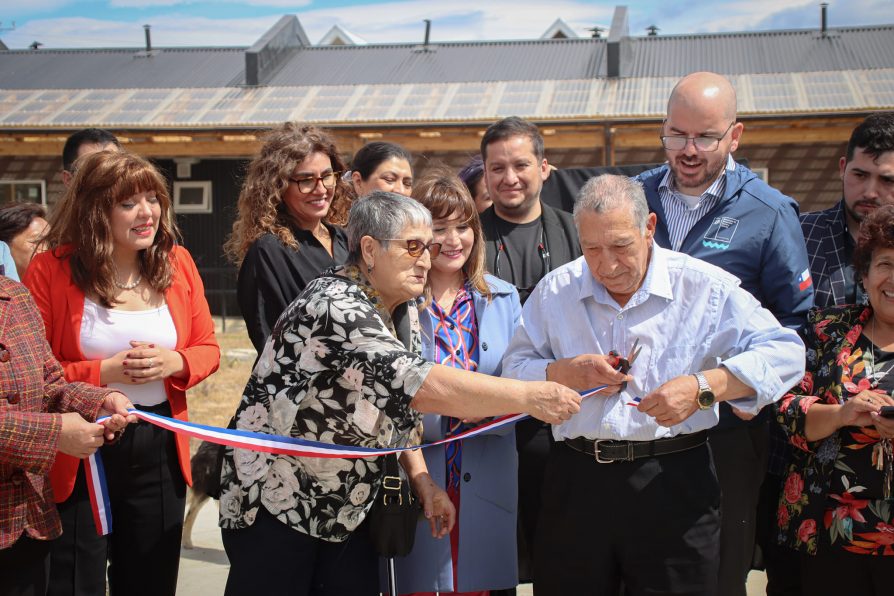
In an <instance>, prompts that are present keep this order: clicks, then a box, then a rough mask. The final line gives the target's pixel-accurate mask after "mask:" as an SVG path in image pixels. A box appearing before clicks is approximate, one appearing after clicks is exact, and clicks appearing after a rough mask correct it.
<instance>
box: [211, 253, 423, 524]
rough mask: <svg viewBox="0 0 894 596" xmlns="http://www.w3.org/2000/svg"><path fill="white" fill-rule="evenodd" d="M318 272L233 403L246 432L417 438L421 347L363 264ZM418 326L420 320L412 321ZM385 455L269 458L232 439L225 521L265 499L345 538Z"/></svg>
mask: <svg viewBox="0 0 894 596" xmlns="http://www.w3.org/2000/svg"><path fill="white" fill-rule="evenodd" d="M336 273H338V274H323V275H322V276H321V277H319V278H317V279H315V280H314V281H312V282H311V283H310V284H308V286H307V288H305V290H304V291H303V292H302V293H301V294H300V295H299V296H298V298H297V299H296V300H295V301H294V302H293V303H292V304H291V305H289V307H288V308H287V309H286V311H285V313H283V315H282V316H281V317H280V318H279V320H278V321H277V323H276V326H275V327H274V329H273V334H272V335H271V336H270V338H269V339H268V340H267V343H266V344H265V346H264V351H263V352H262V354H261V356H260V358H258V362H257V364H256V365H255V368H254V371H252V375H251V378H250V379H249V381H248V384H247V385H246V387H245V391H244V393H243V396H242V401H241V402H240V404H239V407H238V409H237V411H236V426H237V428H239V429H244V430H250V431H256V432H264V433H270V434H275V435H286V436H292V437H301V438H304V439H311V440H314V441H322V442H325V443H333V444H341V445H353V446H363V447H379V448H385V447H396V446H407V445H417V444H419V442H420V439H421V436H422V415H421V414H419V413H418V412H416V411H415V410H413V409H412V408H410V401H411V400H412V399H413V396H414V395H415V394H416V391H417V390H418V389H419V387H420V386H421V385H422V383H423V381H424V380H425V377H426V376H427V375H428V372H429V371H430V370H431V367H432V366H433V364H432V363H430V362H426V361H425V360H424V359H423V358H422V357H420V356H419V355H418V354H419V352H420V351H421V341H420V334H419V325H418V316H417V317H415V318H414V317H413V316H412V315H413V314H415V313H417V311H416V309H415V308H410V309H409V311H410V313H411V328H412V331H413V333H412V335H413V343H412V348H414V349H413V351H407V350H406V348H405V347H404V346H403V344H402V343H401V342H400V341H398V340H397V339H396V337H395V332H394V326H393V323H392V321H391V316H390V314H389V313H388V311H387V309H386V308H385V307H384V305H383V304H382V302H381V300H380V298H379V296H378V295H377V293H376V292H375V290H373V289H372V288H370V287H369V286H368V285H366V283H365V281H364V280H363V278H362V277H361V275H360V273H359V271H358V270H357V268H356V267H346V268H345V269H344V270H343V271H338V272H336ZM413 323H415V324H413ZM381 477H382V466H381V465H380V462H379V461H378V460H377V458H362V459H335V458H330V459H327V458H312V457H294V456H286V455H273V454H268V453H261V452H257V451H249V450H246V449H233V448H227V449H226V451H225V455H224V462H223V469H222V472H221V489H222V491H221V496H220V526H221V527H222V528H228V529H238V528H244V527H247V526H250V525H251V524H252V523H254V520H255V516H256V515H257V512H258V508H259V507H265V508H266V509H267V511H269V512H270V513H271V514H272V515H274V516H275V517H276V518H277V519H279V520H280V521H281V522H283V523H284V524H286V525H288V526H290V527H291V528H293V529H295V530H297V531H299V532H303V533H305V534H308V535H310V536H313V537H315V538H320V539H322V540H326V541H330V542H342V541H344V540H346V539H347V538H348V537H349V536H350V534H351V532H352V531H353V530H354V529H355V528H357V526H358V525H360V522H362V521H363V519H364V518H365V516H366V514H367V512H368V511H369V508H370V506H371V505H372V502H373V499H374V497H375V495H376V493H377V492H378V489H379V485H380V484H381Z"/></svg>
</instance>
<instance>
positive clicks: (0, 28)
mask: <svg viewBox="0 0 894 596" xmlns="http://www.w3.org/2000/svg"><path fill="white" fill-rule="evenodd" d="M625 5H626V6H628V7H629V15H630V33H631V34H632V35H643V34H644V33H645V28H646V27H647V26H649V25H653V24H654V25H657V26H658V27H659V28H660V30H661V31H660V33H662V34H680V33H704V32H721V31H750V30H760V29H805V28H817V27H819V20H820V9H819V2H816V1H813V0H810V1H807V2H805V1H803V0H688V1H687V2H677V1H672V0H633V1H629V2H626V3H625ZM829 5H830V6H829V25H830V27H846V26H854V25H878V24H891V23H894V10H892V6H894V3H892V1H891V0H829ZM613 12H614V4H613V3H606V2H592V1H590V2H587V1H583V0H538V1H529V0H435V1H432V0H392V1H390V2H381V1H375V0H328V1H323V0H219V1H216V2H209V1H199V0H0V39H2V40H3V42H4V43H5V44H6V45H7V46H8V47H9V48H11V49H24V48H27V47H28V45H29V44H31V42H33V41H38V42H40V43H42V44H43V47H44V48H78V47H94V48H96V47H139V46H142V45H143V25H144V24H150V25H152V42H153V45H154V46H156V47H165V46H250V45H252V44H253V43H255V42H256V41H257V40H258V38H260V37H261V35H263V34H264V32H265V31H267V30H268V29H269V28H270V27H271V26H272V25H273V24H274V23H275V22H276V21H277V20H278V19H279V18H280V17H281V16H282V15H285V14H295V15H297V16H298V18H299V19H300V21H301V24H302V25H303V27H304V30H305V31H306V32H307V34H308V36H309V37H310V39H311V41H312V42H313V43H316V42H318V41H319V40H320V38H321V37H322V36H323V35H325V34H326V32H327V31H328V30H329V29H330V28H331V27H332V26H333V25H336V24H337V25H340V26H341V27H343V28H345V29H346V30H348V31H350V32H351V33H353V34H355V35H357V36H359V37H361V38H362V39H364V40H366V41H367V42H370V43H387V42H405V41H420V40H421V39H422V36H423V31H424V25H423V23H422V20H423V19H431V20H432V34H431V39H432V41H434V42H438V41H458V40H482V39H534V38H538V37H540V36H541V35H542V34H543V32H544V31H545V30H546V29H547V28H548V27H549V26H550V25H551V24H552V23H553V22H554V21H555V20H556V19H557V18H561V19H563V20H564V21H565V22H566V23H568V25H570V26H571V27H572V28H573V29H574V30H575V31H576V32H577V33H578V34H579V35H581V36H587V35H589V32H588V31H587V30H588V29H589V28H591V27H594V26H601V27H606V28H607V27H608V26H609V25H610V24H611V17H612V14H613ZM13 21H14V22H15V27H14V28H13V25H12V23H13ZM0 84H2V83H0Z"/></svg>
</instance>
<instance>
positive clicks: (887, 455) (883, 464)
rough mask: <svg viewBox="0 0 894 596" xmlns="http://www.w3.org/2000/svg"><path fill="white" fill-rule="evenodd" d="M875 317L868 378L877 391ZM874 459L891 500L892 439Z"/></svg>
mask: <svg viewBox="0 0 894 596" xmlns="http://www.w3.org/2000/svg"><path fill="white" fill-rule="evenodd" d="M876 339H877V337H876V335H875V316H873V317H872V340H871V341H870V342H869V366H870V370H869V371H867V375H866V376H867V378H869V387H870V388H871V389H875V388H876V387H878V383H879V381H880V380H881V378H876V372H877V371H876V370H875V340H876ZM872 459H873V462H874V463H875V469H876V470H878V471H880V472H882V474H883V477H882V497H883V498H885V499H887V500H890V499H891V498H892V494H894V491H892V487H894V448H892V444H891V439H880V440H879V442H878V443H876V444H875V447H873V448H872Z"/></svg>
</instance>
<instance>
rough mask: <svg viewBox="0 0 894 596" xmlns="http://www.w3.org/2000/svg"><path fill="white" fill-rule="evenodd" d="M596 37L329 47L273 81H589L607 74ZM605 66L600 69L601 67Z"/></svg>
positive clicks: (310, 51) (293, 63)
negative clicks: (424, 47) (426, 46)
mask: <svg viewBox="0 0 894 596" xmlns="http://www.w3.org/2000/svg"><path fill="white" fill-rule="evenodd" d="M604 52H605V41H604V40H597V39H563V40H533V41H507V42H467V43H445V44H432V45H431V46H429V48H428V49H427V50H426V49H423V48H422V46H417V45H412V44H393V45H373V44H369V45H365V46H328V47H311V48H304V49H302V50H300V51H298V52H295V53H294V54H293V55H292V56H291V58H290V59H289V60H288V61H287V62H286V63H285V64H284V65H283V66H282V68H281V69H280V70H279V71H278V72H277V74H275V75H274V76H273V77H272V78H271V79H270V80H269V81H267V83H269V84H270V85H356V84H389V83H461V82H478V81H481V82H486V81H522V80H544V79H550V80H567V79H585V78H592V77H596V76H599V75H600V74H601V73H604V72H605V67H604V65H603V66H600V65H602V60H603V54H604ZM600 68H601V70H600Z"/></svg>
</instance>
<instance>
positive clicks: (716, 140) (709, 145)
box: [660, 121, 736, 151]
mask: <svg viewBox="0 0 894 596" xmlns="http://www.w3.org/2000/svg"><path fill="white" fill-rule="evenodd" d="M735 123H736V122H735V121H733V122H732V123H730V125H729V126H727V127H726V130H725V131H724V132H723V134H722V135H720V136H719V137H711V136H705V135H702V136H700V137H687V136H686V135H662V136H661V137H660V138H661V144H662V145H664V148H665V149H667V150H669V151H682V150H683V149H685V148H686V145H688V144H689V141H690V140H691V141H692V144H693V145H695V149H696V151H717V148H718V147H719V146H720V141H721V140H723V137H725V136H726V134H727V133H728V132H729V131H730V129H732V127H733V125H734V124H735Z"/></svg>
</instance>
